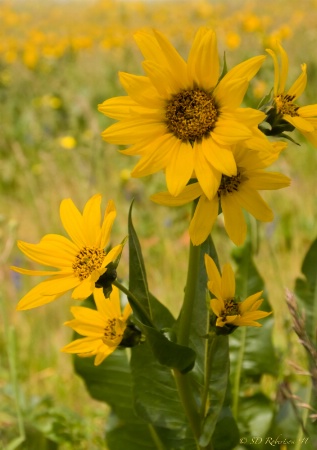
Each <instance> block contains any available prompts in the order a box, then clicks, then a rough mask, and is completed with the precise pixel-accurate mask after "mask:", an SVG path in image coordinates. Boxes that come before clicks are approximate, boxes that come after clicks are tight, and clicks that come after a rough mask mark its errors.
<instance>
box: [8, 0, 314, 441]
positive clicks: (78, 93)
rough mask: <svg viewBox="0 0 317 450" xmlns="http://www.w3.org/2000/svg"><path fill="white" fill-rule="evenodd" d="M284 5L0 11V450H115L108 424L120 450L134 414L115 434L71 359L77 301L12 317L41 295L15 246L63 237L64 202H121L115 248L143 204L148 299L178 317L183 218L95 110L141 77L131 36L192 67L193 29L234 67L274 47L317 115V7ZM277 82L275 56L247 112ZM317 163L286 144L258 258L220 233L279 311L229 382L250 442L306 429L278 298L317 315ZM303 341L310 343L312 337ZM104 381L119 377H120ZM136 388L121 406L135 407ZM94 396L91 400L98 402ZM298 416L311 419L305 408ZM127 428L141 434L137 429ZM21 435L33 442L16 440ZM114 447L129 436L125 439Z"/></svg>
mask: <svg viewBox="0 0 317 450" xmlns="http://www.w3.org/2000/svg"><path fill="white" fill-rule="evenodd" d="M278 4H279V7H278V9H277V8H276V2H274V1H273V0H268V1H266V2H265V3H263V2H261V3H260V4H259V2H246V1H235V2H234V1H233V0H231V1H230V0H226V1H221V2H220V1H207V0H204V1H200V0H199V1H197V2H192V1H188V2H186V1H178V2H169V1H166V2H164V1H157V2H142V1H138V2H137V1H129V2H121V1H115V0H100V1H88V0H87V1H79V0H78V1H69V2H58V1H56V2H53V1H46V2H39V1H38V2H36V1H31V0H28V1H22V0H21V1H20V2H19V1H1V2H0V22H1V27H0V117H1V133H0V167H1V176H0V223H1V228H0V286H1V287H0V307H1V316H0V317H1V318H0V320H1V326H0V405H1V406H0V448H5V449H9V450H10V449H14V448H23V449H38V448H41V449H42V448H43V449H45V448H47V449H51V448H52V449H54V448H60V449H62V450H66V449H72V448H78V449H81V448H82V449H92V450H93V449H102V448H106V446H105V444H104V440H103V437H104V430H105V427H106V426H107V427H109V428H111V429H112V431H111V433H112V435H111V434H110V436H112V438H113V439H112V441H113V442H117V439H118V438H117V436H118V435H116V433H118V428H116V420H117V418H116V415H117V416H119V417H121V414H126V415H130V414H131V412H129V411H123V412H122V411H120V412H119V411H115V412H113V413H111V415H110V417H109V420H108V421H107V425H106V421H105V418H106V417H107V415H108V407H107V406H106V405H105V404H103V403H101V402H98V401H97V400H93V399H91V398H90V396H89V395H88V394H87V392H86V390H85V389H84V384H83V382H82V381H81V379H80V378H78V377H76V376H75V375H74V373H73V369H72V364H71V358H70V357H69V355H65V354H61V353H60V352H59V348H61V347H62V346H64V345H65V343H67V342H69V341H70V338H71V336H70V332H69V330H68V329H66V327H62V326H61V324H62V323H63V322H64V321H66V320H68V319H69V318H70V317H69V306H70V304H71V302H70V300H69V298H68V297H65V298H63V299H61V300H59V301H58V303H57V304H56V303H55V304H53V305H47V306H46V307H45V308H39V309H37V310H34V311H31V312H29V311H24V312H22V313H21V312H19V313H17V312H16V311H15V305H16V303H17V301H18V299H19V298H21V296H22V295H23V294H24V293H25V292H26V291H27V290H28V289H29V288H30V287H31V286H33V285H34V284H35V281H34V280H30V279H27V277H20V276H19V275H18V274H16V273H11V272H10V271H9V269H8V265H9V264H15V265H19V262H20V258H21V256H20V254H19V252H18V251H17V248H16V246H15V241H16V239H17V238H19V239H22V240H26V241H29V242H37V241H38V240H39V239H40V237H41V236H42V235H43V234H46V233H48V232H56V233H59V232H61V231H62V227H61V224H60V221H59V217H58V214H57V211H58V208H59V204H60V201H61V200H62V199H63V198H66V197H71V198H72V199H73V200H74V202H75V203H76V204H78V205H83V204H84V203H85V202H86V200H87V199H88V198H89V197H90V196H91V195H93V194H94V193H96V192H101V193H102V194H103V196H104V198H105V199H110V198H112V199H114V201H115V202H116V203H117V205H118V219H117V222H116V227H115V230H114V242H115V241H117V240H121V239H122V238H123V236H125V235H126V234H127V223H126V222H127V220H126V218H127V216H128V209H129V205H130V202H131V199H132V198H134V199H135V204H134V223H135V226H136V228H137V230H138V235H139V239H140V241H141V244H142V251H143V257H144V259H145V261H146V266H147V272H148V273H147V275H148V283H149V289H150V291H151V292H152V293H153V294H154V295H155V296H156V297H158V298H160V299H161V300H163V301H164V303H165V304H166V305H167V306H168V307H169V308H170V309H171V311H172V313H173V314H174V315H175V316H176V315H177V313H178V310H179V306H180V302H181V298H182V292H183V287H184V286H183V285H184V280H185V272H186V261H187V248H188V235H187V232H186V229H187V223H188V219H189V216H190V211H189V208H187V207H182V208H178V209H177V208H176V209H167V208H163V207H158V206H157V205H154V204H151V203H150V201H149V200H148V197H149V195H150V194H152V193H154V192H156V191H157V190H159V189H161V188H162V187H163V178H160V177H159V176H153V177H147V178H146V179H142V180H137V179H131V178H130V177H129V169H130V168H131V167H132V166H133V165H134V163H135V161H133V158H125V157H124V156H122V155H119V154H118V153H117V152H116V149H115V148H114V147H113V146H111V145H109V144H106V143H105V142H102V140H101V138H100V133H101V131H102V130H103V129H104V128H106V126H107V125H108V124H109V123H110V122H109V121H108V119H106V118H105V117H104V116H102V115H101V114H99V113H98V112H97V109H96V107H97V104H98V103H101V102H102V101H103V100H104V99H106V98H109V97H112V96H115V95H120V94H122V90H121V88H120V86H119V82H118V77H117V72H118V71H119V70H122V71H126V72H130V73H140V72H139V71H140V64H139V62H140V60H141V56H140V54H139V53H138V50H137V48H136V45H135V44H134V42H133V39H132V33H133V32H134V31H135V30H137V29H139V28H140V27H143V26H154V27H156V28H158V29H160V30H161V31H163V32H165V33H166V34H167V35H168V37H169V38H170V39H171V40H172V41H173V43H174V44H175V45H176V47H177V48H178V49H179V50H180V51H181V53H182V54H184V56H186V55H187V51H188V48H189V46H190V43H191V41H192V38H193V36H194V33H195V31H196V29H197V28H198V27H199V26H200V25H207V26H210V27H212V28H214V29H215V31H216V32H217V35H218V39H219V48H220V52H221V53H222V52H223V50H225V49H226V53H227V63H228V66H229V68H230V67H231V66H232V65H234V64H235V63H237V62H240V61H242V60H243V59H245V58H247V57H250V56H254V55H255V54H259V53H263V51H264V49H265V48H266V47H267V46H269V45H270V43H271V42H272V41H273V40H274V39H276V37H278V38H279V39H281V40H282V42H283V45H284V47H285V49H286V51H287V52H288V54H289V56H290V80H292V81H293V80H294V79H295V77H296V76H297V75H298V74H299V71H300V63H303V62H306V63H307V64H308V89H307V90H306V93H305V95H304V96H303V99H302V101H303V104H309V103H316V94H317V85H316V82H315V80H316V73H317V63H316V60H314V55H315V43H316V37H317V36H316V33H317V31H316V30H317V2H316V1H315V0H304V1H302V2H300V4H299V2H295V1H284V0H280V1H279V2H278ZM277 11H279V12H281V11H282V14H281V13H277ZM171 17H174V18H177V20H176V19H175V20H170V18H171ZM272 74H273V72H272V66H271V62H270V61H269V60H268V61H267V62H266V63H265V64H264V67H263V69H262V70H261V71H260V73H259V75H258V76H257V77H256V79H255V80H253V81H252V83H251V87H250V90H249V96H248V98H247V101H248V102H249V104H251V105H252V106H256V103H257V101H258V100H259V99H260V98H261V97H262V95H264V94H265V93H267V92H269V90H270V89H271V86H272V83H273V80H272ZM298 141H299V142H300V137H299V136H298ZM316 162H317V150H316V149H313V148H312V147H310V146H309V145H308V144H307V143H303V145H302V146H301V147H299V146H296V145H294V144H291V143H290V144H289V148H288V150H287V151H286V152H285V153H284V154H283V155H282V157H281V158H280V160H279V161H278V162H277V163H276V164H275V169H276V170H279V171H280V172H282V173H285V174H286V175H288V176H290V177H291V178H292V186H291V187H290V188H288V189H285V190H283V191H281V192H279V193H276V192H273V193H267V194H266V195H265V197H266V199H269V201H270V204H271V205H272V208H273V210H274V213H275V220H274V222H273V223H271V224H268V225H264V224H261V227H260V228H259V227H258V226H257V225H256V224H255V223H253V222H252V223H251V227H252V232H253V235H252V242H250V243H248V245H249V247H247V246H246V247H244V248H243V249H235V248H234V246H233V244H231V243H230V242H229V240H228V239H223V238H224V236H225V232H224V231H223V227H222V225H221V223H220V222H218V225H217V228H216V231H215V242H216V246H217V249H218V253H219V258H220V263H223V262H226V261H227V260H228V258H230V257H231V254H232V252H233V255H234V260H235V261H236V262H237V263H238V264H239V272H238V274H239V277H240V280H241V283H240V284H239V287H240V289H241V295H243V294H244V293H245V292H248V289H249V288H251V287H250V286H243V280H245V275H246V273H248V274H249V275H250V273H251V274H252V276H251V277H250V278H249V282H250V283H254V286H256V287H254V286H252V289H251V290H253V289H254V291H257V289H258V286H260V285H261V284H263V282H265V286H266V288H265V292H266V293H267V302H268V305H269V307H270V308H272V309H273V311H274V319H272V320H270V321H269V320H268V321H267V322H266V324H265V325H264V327H263V329H262V330H261V333H262V334H261V338H259V335H258V338H257V339H252V340H251V339H250V342H252V345H253V347H252V346H249V347H248V348H247V349H246V354H245V359H244V363H243V367H242V369H241V370H242V372H241V377H239V379H238V377H236V379H232V384H233V386H234V385H235V383H236V385H237V383H238V384H239V386H240V388H241V392H242V395H241V397H242V398H241V399H239V401H238V403H236V408H237V411H239V415H240V417H242V419H243V420H244V419H246V417H247V416H249V419H252V420H251V422H248V425H247V422H243V420H242V421H241V423H240V424H239V425H240V426H241V427H242V433H244V435H245V436H247V437H251V436H254V435H255V436H256V435H262V433H264V430H267V429H270V427H273V428H271V434H272V436H277V435H278V434H279V430H280V429H282V430H285V428H283V427H282V428H281V426H282V425H283V421H284V423H285V417H287V420H288V423H289V424H290V425H289V427H288V428H287V430H288V431H287V432H288V433H289V435H288V436H289V437H290V436H292V434H291V433H293V431H292V430H294V429H295V428H296V430H297V431H296V433H298V427H295V428H294V427H293V424H294V423H297V422H296V414H295V415H294V412H292V411H293V410H292V399H291V398H289V397H287V395H288V394H289V391H288V390H287V389H286V388H290V389H291V392H295V393H297V395H300V396H301V398H304V399H306V401H308V400H309V392H310V390H309V388H308V377H307V375H305V374H307V368H308V362H307V358H306V354H305V351H304V349H303V348H302V346H300V344H299V343H298V338H297V336H296V335H295V333H294V332H293V331H292V324H291V317H290V315H289V312H288V309H287V307H286V304H285V292H284V290H285V287H288V288H289V289H291V290H293V289H294V286H295V280H297V281H296V293H297V294H298V295H299V297H300V298H301V299H302V304H301V306H302V307H303V308H304V309H307V310H308V313H307V314H308V318H310V317H311V316H312V315H313V314H314V312H312V311H314V309H313V306H312V305H314V304H316V303H314V300H315V299H316V294H315V289H316V288H315V284H314V283H315V280H316V275H315V273H312V272H311V271H309V267H312V266H313V265H315V267H316V249H315V247H314V248H313V250H312V252H311V253H310V254H309V255H310V256H309V258H310V259H309V263H306V265H304V267H303V274H301V265H302V262H303V260H304V257H305V254H306V253H307V251H308V249H309V248H310V245H311V243H312V241H313V240H314V238H315V237H316V235H317V225H316V220H315V217H316V209H317V204H316V202H317V200H316V199H317V184H316V182H315V173H314V170H312V168H314V167H316ZM250 246H251V247H252V252H251V247H250ZM251 253H252V261H251ZM306 261H307V260H306ZM30 264H31V263H30ZM158 267H159V268H160V270H157V268H158ZM255 267H256V269H255ZM30 268H33V267H31V265H30ZM250 271H251V272H250ZM127 274H128V260H127V254H125V253H124V254H123V257H122V262H121V264H120V274H119V276H120V277H121V278H123V279H124V278H127ZM309 320H310V319H309ZM270 331H272V333H273V334H272V343H271V346H269V347H268V346H265V353H263V352H262V346H261V345H262V344H263V340H264V339H266V336H267V335H268V334H270ZM308 331H309V333H310V335H311V333H312V330H311V329H309V330H308ZM257 332H258V330H256V331H255V332H254V333H257ZM248 333H253V331H250V332H249V331H248ZM267 333H268V334H267ZM263 336H264V337H263ZM239 339H241V337H240V336H239V335H238V334H237V335H234V338H233V339H231V345H232V347H233V348H237V352H238V351H239V347H240V346H239ZM233 355H234V356H233V361H232V367H233V368H234V370H233V373H237V372H236V369H235V367H236V366H235V364H236V363H237V361H238V356H237V353H236V352H234V354H233ZM125 357H126V356H125V354H124V353H119V354H118V355H114V356H113V357H112V359H111V360H110V359H109V361H110V362H109V364H115V363H116V358H125ZM276 361H278V362H279V364H278V365H276V364H275V362H276ZM87 370H88V369H87ZM107 374H108V375H109V377H111V372H110V373H109V372H107ZM129 377H130V375H127V380H126V381H125V382H124V383H125V384H124V386H125V389H124V390H122V393H123V394H124V395H131V392H130V391H129V389H130V388H129V383H130V382H131V380H130V378H129ZM112 382H113V380H112V381H111V380H110V381H109V383H112ZM95 392H99V390H98V387H96V391H95ZM277 393H278V401H279V403H278V402H276V396H277ZM287 393H288V394H287ZM98 395H99V394H96V395H93V397H94V398H95V399H100V397H98ZM303 396H304V397H303ZM305 396H306V397H305ZM299 411H300V414H306V415H307V412H306V411H307V410H305V409H304V408H299ZM290 415H291V416H290ZM290 417H291V418H292V420H290ZM273 418H276V420H275V421H274V424H273V422H272V420H273ZM281 424H282V425H281ZM133 426H134V427H144V424H142V423H141V422H140V421H139V422H138V423H135V424H133ZM248 427H249V428H248ZM250 427H251V429H250ZM121 431H122V430H121ZM147 432H148V433H150V430H148V431H147ZM23 433H25V435H26V440H24V442H23V443H21V442H20V441H21V440H20V441H19V436H21V435H22V434H23ZM283 433H285V431H284V432H283ZM120 436H121V437H122V439H124V433H122V434H121V432H120ZM109 445H110V444H109ZM1 446H2V447H1ZM253 447H254V448H259V446H258V445H254V446H253ZM253 447H252V446H250V447H248V448H253ZM111 448H115V447H111ZM118 448H119V447H118ZM121 448H122V447H121ZM131 448H132V447H131ZM290 448H291V447H290ZM298 448H299V447H298ZM303 448H305V449H306V447H303ZM307 450H308V447H307Z"/></svg>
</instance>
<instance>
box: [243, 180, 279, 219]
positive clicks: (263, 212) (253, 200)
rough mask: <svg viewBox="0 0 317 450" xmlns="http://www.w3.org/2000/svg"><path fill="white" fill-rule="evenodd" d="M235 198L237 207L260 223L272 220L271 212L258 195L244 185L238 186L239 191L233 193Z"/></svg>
mask: <svg viewBox="0 0 317 450" xmlns="http://www.w3.org/2000/svg"><path fill="white" fill-rule="evenodd" d="M235 198H236V201H237V202H239V205H240V206H241V207H242V208H244V209H246V210H247V211H248V212H249V213H250V214H252V216H254V217H255V218H256V219H257V220H261V221H262V222H271V221H272V220H273V212H272V210H271V209H270V208H269V207H268V205H267V204H266V202H265V201H264V200H263V199H262V197H261V196H260V194H259V193H258V192H257V191H255V190H253V189H251V188H249V187H248V186H246V185H245V184H243V185H240V186H239V190H238V191H237V192H236V193H235Z"/></svg>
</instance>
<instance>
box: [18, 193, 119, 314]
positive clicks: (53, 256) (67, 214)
mask: <svg viewBox="0 0 317 450" xmlns="http://www.w3.org/2000/svg"><path fill="white" fill-rule="evenodd" d="M100 204H101V195H100V194H96V195H94V196H93V197H91V199H90V200H88V202H87V203H86V205H85V208H84V211H83V214H81V213H80V212H79V211H78V209H77V208H76V206H75V205H74V203H73V201H72V200H71V199H65V200H63V201H62V203H61V206H60V217H61V221H62V223H63V226H64V228H65V230H66V231H67V233H68V235H69V236H70V238H71V240H69V239H67V238H66V237H64V236H60V235H57V234H47V235H46V236H44V237H43V238H42V240H41V241H40V243H39V244H28V243H27V242H22V241H18V247H19V249H20V250H21V251H22V252H23V253H24V254H25V255H26V256H27V257H28V258H30V259H31V260H32V261H35V262H37V263H40V264H44V265H46V266H51V267H56V268H57V270H56V271H45V270H28V269H22V268H20V267H11V269H13V270H15V271H16V272H19V273H22V274H25V275H36V276H49V278H48V279H47V280H46V281H43V282H41V283H40V284H38V285H37V286H36V287H34V288H33V289H31V291H30V292H28V293H27V294H26V295H25V296H24V297H23V298H22V299H21V300H20V302H19V304H18V306H17V309H18V310H22V309H31V308H35V307H37V306H41V305H44V304H45V303H49V302H52V301H53V300H56V299H57V298H58V297H60V296H61V295H63V294H64V293H65V292H67V291H69V290H71V289H74V291H73V293H72V298H74V299H84V298H87V297H89V295H90V294H91V293H92V292H93V291H94V289H95V283H96V281H97V280H98V279H99V278H100V276H101V275H103V274H104V273H105V272H106V271H107V265H108V264H110V263H111V262H113V261H114V260H115V259H116V258H117V257H118V256H119V254H120V253H121V251H122V245H121V244H120V245H117V246H116V247H114V248H112V250H110V251H109V252H108V253H107V252H106V251H105V247H106V246H107V245H108V242H109V238H110V232H111V228H112V225H113V222H114V219H115V217H116V210H115V205H114V203H113V201H109V202H108V205H107V208H106V212H105V215H104V219H103V222H102V224H101V226H100V221H101V212H100Z"/></svg>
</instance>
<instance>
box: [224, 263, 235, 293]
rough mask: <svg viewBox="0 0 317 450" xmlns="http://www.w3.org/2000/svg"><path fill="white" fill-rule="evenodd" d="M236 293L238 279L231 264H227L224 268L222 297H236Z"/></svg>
mask: <svg viewBox="0 0 317 450" xmlns="http://www.w3.org/2000/svg"><path fill="white" fill-rule="evenodd" d="M235 293H236V281H235V278H234V273H233V270H232V267H231V266H230V264H225V265H224V266H223V268H222V280H221V297H222V298H223V299H224V300H226V299H231V298H234V296H235Z"/></svg>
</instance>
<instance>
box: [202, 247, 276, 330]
mask: <svg viewBox="0 0 317 450" xmlns="http://www.w3.org/2000/svg"><path fill="white" fill-rule="evenodd" d="M205 265H206V271H207V275H208V280H209V281H208V289H209V291H210V292H211V293H212V294H213V295H214V296H215V298H213V299H211V300H210V309H211V310H212V311H213V312H214V314H215V315H216V316H217V321H216V326H217V327H224V326H229V327H230V326H234V327H241V326H252V327H261V326H262V325H261V324H260V323H259V322H257V320H258V319H263V318H264V317H267V316H269V315H270V314H271V313H270V312H265V311H259V307H260V306H261V304H262V302H263V299H261V298H260V297H261V295H262V292H263V291H261V292H257V293H256V294H253V295H250V296H249V297H247V298H246V299H245V300H244V301H243V302H239V301H237V300H236V298H235V294H236V283H235V277H234V273H233V270H232V267H231V266H230V264H225V265H224V266H223V269H222V276H221V275H220V273H219V271H218V268H217V266H216V264H215V263H214V261H213V260H212V258H211V257H210V256H209V255H205Z"/></svg>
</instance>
